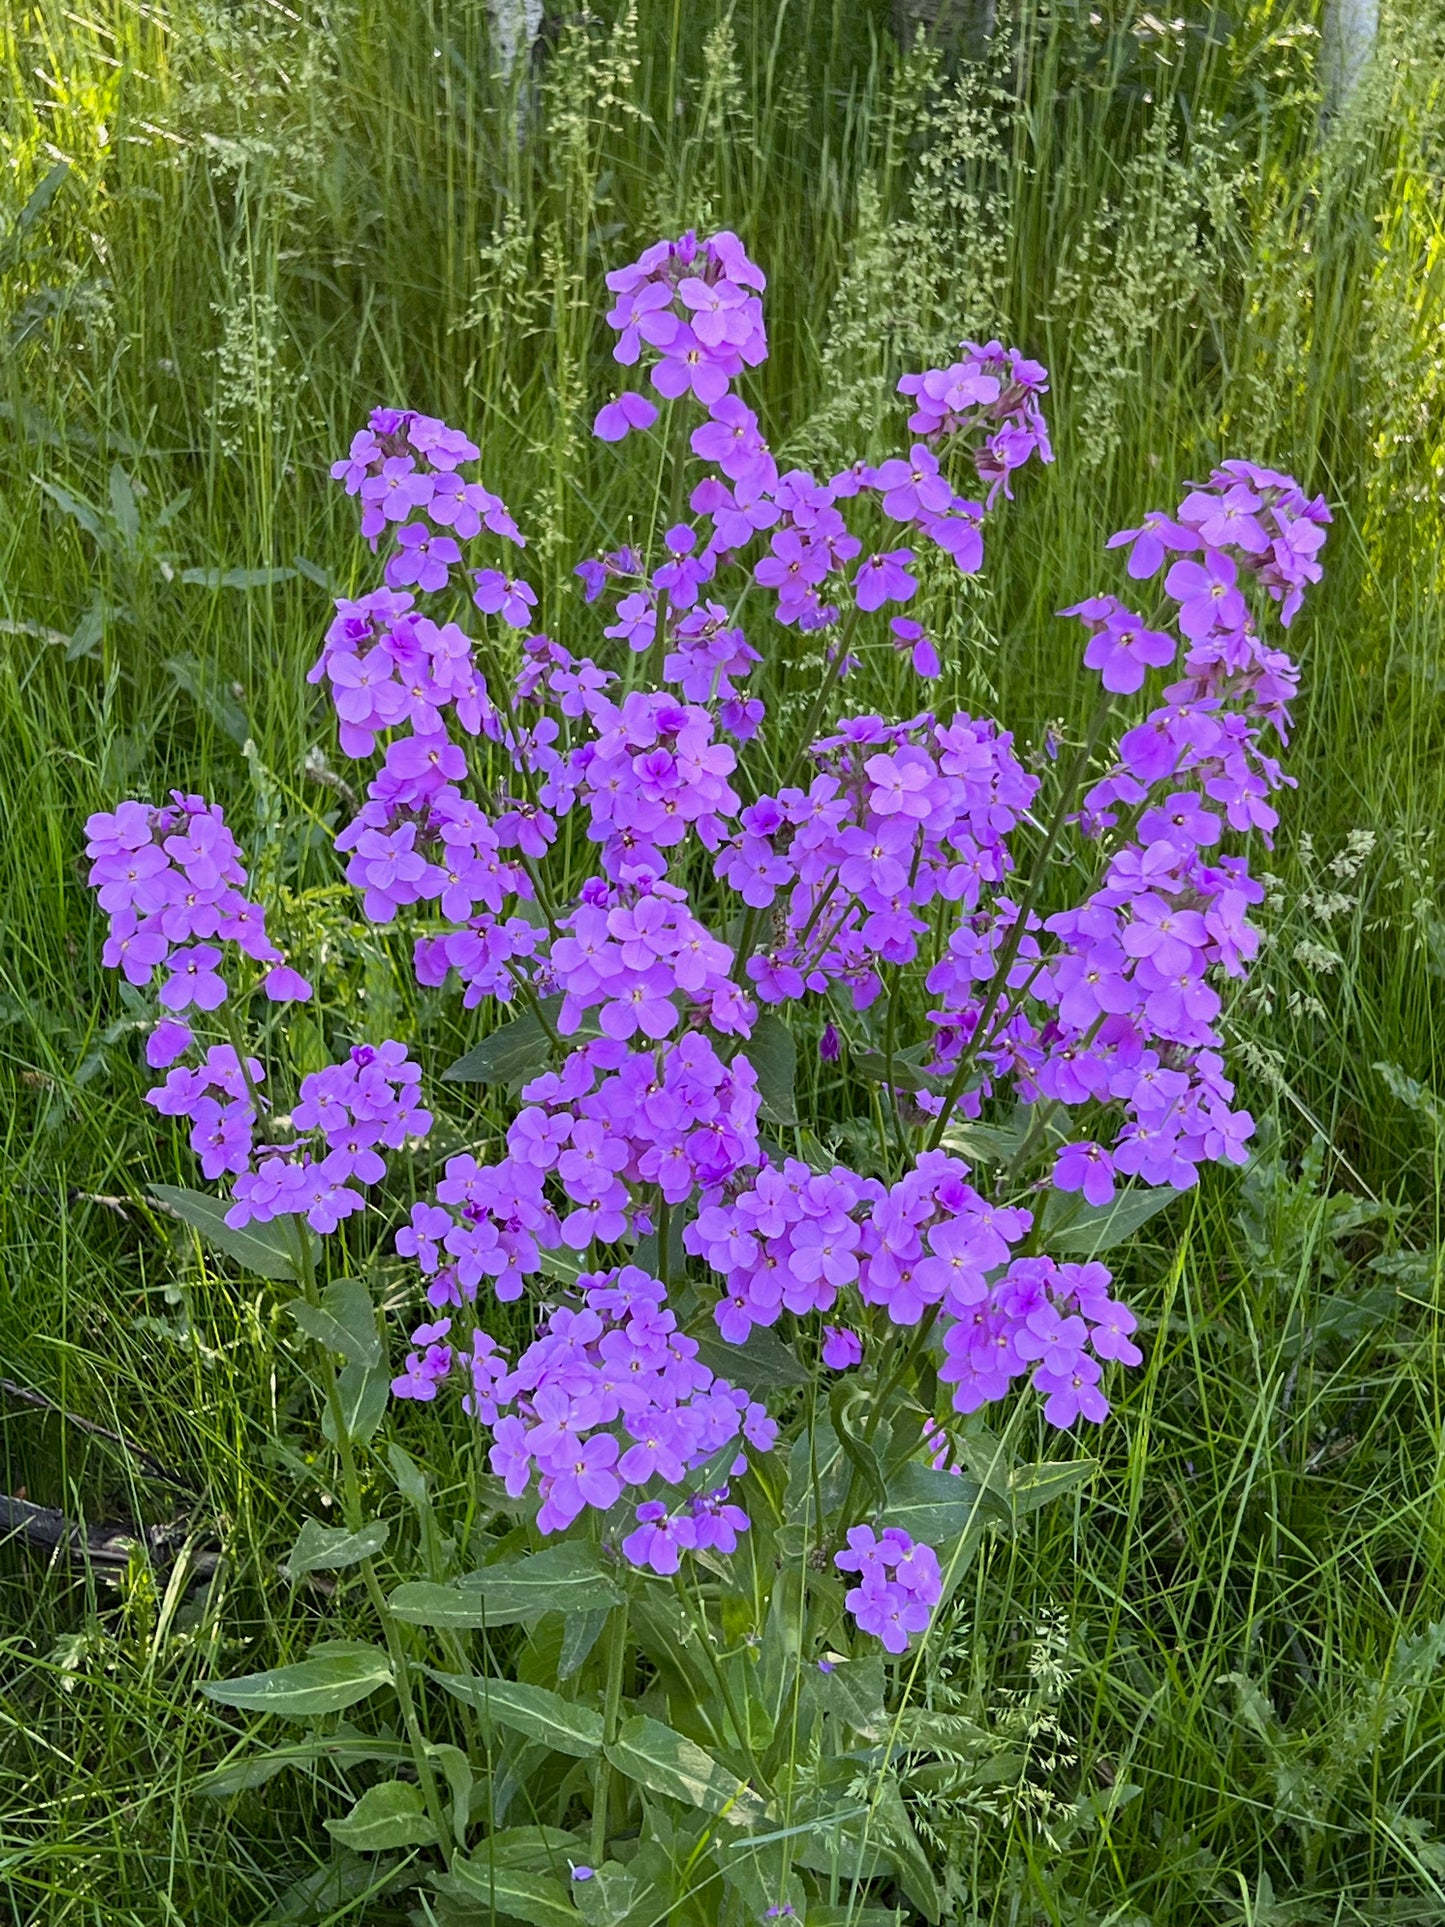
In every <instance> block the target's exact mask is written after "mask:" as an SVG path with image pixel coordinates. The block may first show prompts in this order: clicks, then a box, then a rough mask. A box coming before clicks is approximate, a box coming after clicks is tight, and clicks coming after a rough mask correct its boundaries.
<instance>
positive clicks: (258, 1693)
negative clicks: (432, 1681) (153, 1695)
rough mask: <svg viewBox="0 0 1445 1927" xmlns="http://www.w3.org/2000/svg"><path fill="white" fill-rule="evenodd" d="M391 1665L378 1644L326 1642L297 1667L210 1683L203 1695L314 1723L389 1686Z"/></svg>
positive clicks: (249, 1709) (251, 1710) (226, 1703)
mask: <svg viewBox="0 0 1445 1927" xmlns="http://www.w3.org/2000/svg"><path fill="white" fill-rule="evenodd" d="M390 1684H391V1666H390V1664H389V1662H388V1660H387V1657H386V1654H385V1653H384V1652H383V1651H382V1649H381V1648H380V1647H379V1646H367V1645H364V1644H363V1643H362V1642H360V1641H358V1640H354V1639H335V1640H326V1641H323V1642H322V1643H321V1644H319V1645H316V1646H313V1647H312V1648H311V1651H310V1653H309V1654H308V1655H307V1657H306V1658H305V1659H302V1660H298V1661H297V1662H296V1664H295V1665H294V1666H277V1667H274V1668H273V1669H272V1670H271V1671H270V1672H269V1673H246V1674H243V1675H242V1676H241V1678H239V1679H213V1680H207V1681H206V1682H205V1683H204V1684H203V1685H202V1687H201V1691H202V1692H203V1693H204V1694H205V1695H206V1697H207V1698H208V1699H213V1700H218V1701H219V1702H220V1704H221V1705H222V1706H236V1707H239V1708H240V1709H241V1711H242V1712H245V1713H282V1714H284V1715H285V1716H286V1717H287V1718H288V1719H293V1720H302V1719H309V1718H310V1717H311V1716H312V1715H313V1714H316V1713H341V1712H344V1711H345V1709H346V1708H347V1707H348V1706H355V1705H356V1703H357V1701H358V1700H364V1699H366V1698H367V1697H368V1696H369V1695H370V1694H372V1693H374V1692H375V1691H376V1689H377V1688H378V1687H379V1686H390Z"/></svg>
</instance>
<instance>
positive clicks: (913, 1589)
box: [833, 1526, 943, 1653]
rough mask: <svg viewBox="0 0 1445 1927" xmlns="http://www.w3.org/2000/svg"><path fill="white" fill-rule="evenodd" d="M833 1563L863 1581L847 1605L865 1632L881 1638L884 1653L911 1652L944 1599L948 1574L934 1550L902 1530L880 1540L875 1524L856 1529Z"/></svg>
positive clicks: (850, 1594) (885, 1530)
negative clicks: (912, 1642)
mask: <svg viewBox="0 0 1445 1927" xmlns="http://www.w3.org/2000/svg"><path fill="white" fill-rule="evenodd" d="M833 1564H834V1565H835V1566H837V1568H838V1570H839V1571H840V1572H855V1573H857V1575H858V1583H857V1585H856V1586H852V1587H850V1588H849V1590H848V1593H847V1595H846V1597H845V1599H844V1602H843V1603H844V1604H845V1605H846V1606H847V1608H848V1610H849V1612H850V1613H852V1615H853V1617H854V1619H855V1620H856V1621H857V1622H858V1628H859V1630H860V1632H865V1633H872V1634H873V1635H874V1637H875V1638H876V1639H879V1640H881V1641H882V1643H883V1649H884V1651H885V1652H889V1653H902V1652H906V1651H907V1650H908V1642H909V1640H910V1639H911V1638H912V1636H913V1634H914V1633H922V1632H926V1631H927V1630H928V1622H929V1620H930V1619H931V1618H932V1616H933V1608H934V1607H935V1606H936V1605H937V1604H938V1602H939V1600H940V1599H941V1598H942V1597H943V1574H942V1573H941V1572H940V1571H939V1568H938V1555H937V1553H936V1552H935V1551H934V1550H933V1548H932V1546H926V1545H924V1544H923V1542H922V1541H921V1540H915V1539H912V1538H910V1537H909V1535H908V1534H907V1533H906V1532H904V1531H903V1530H902V1528H901V1527H899V1526H885V1527H884V1528H883V1532H882V1534H881V1536H880V1535H878V1534H875V1532H874V1531H873V1528H872V1527H871V1526H852V1527H850V1528H849V1532H848V1544H847V1546H846V1548H845V1549H844V1550H843V1551H842V1552H838V1553H835V1554H834V1555H833Z"/></svg>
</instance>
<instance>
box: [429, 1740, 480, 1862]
mask: <svg viewBox="0 0 1445 1927" xmlns="http://www.w3.org/2000/svg"><path fill="white" fill-rule="evenodd" d="M427 1758H428V1759H429V1760H431V1761H432V1762H433V1763H434V1764H435V1765H437V1766H439V1767H440V1768H441V1770H442V1773H443V1774H444V1776H445V1778H446V1783H447V1791H448V1792H449V1793H450V1794H451V1796H452V1835H453V1837H454V1838H455V1840H456V1843H457V1845H458V1846H459V1847H464V1846H465V1845H466V1844H467V1825H468V1822H469V1821H470V1819H471V1815H472V1787H473V1784H474V1779H475V1776H474V1775H473V1773H472V1763H471V1761H470V1760H469V1759H468V1758H467V1756H466V1754H465V1753H463V1751H462V1749H461V1748H460V1747H459V1746H429V1747H428V1748H427Z"/></svg>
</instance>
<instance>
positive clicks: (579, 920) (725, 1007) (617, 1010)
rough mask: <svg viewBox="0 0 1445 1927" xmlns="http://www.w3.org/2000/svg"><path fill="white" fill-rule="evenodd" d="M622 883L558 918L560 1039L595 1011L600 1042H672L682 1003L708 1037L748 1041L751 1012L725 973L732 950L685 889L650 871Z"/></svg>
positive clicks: (554, 955) (555, 976) (589, 892)
mask: <svg viewBox="0 0 1445 1927" xmlns="http://www.w3.org/2000/svg"><path fill="white" fill-rule="evenodd" d="M628 876H629V884H614V885H611V886H608V885H607V884H606V883H604V882H603V880H602V879H601V878H600V877H598V878H595V879H594V880H593V882H592V883H591V884H590V885H589V886H588V887H587V889H585V890H584V892H583V896H582V901H581V902H580V903H579V904H578V906H577V908H576V910H575V911H574V912H573V913H572V914H571V916H570V917H567V918H565V919H563V927H564V928H565V929H566V931H567V934H566V936H564V937H561V938H559V939H558V941H557V942H556V943H554V944H553V945H552V948H551V951H550V953H549V956H548V966H549V970H550V973H551V978H552V981H553V982H554V983H555V985H556V987H557V989H558V990H560V991H561V992H562V993H563V996H562V1009H561V1013H560V1015H559V1016H558V1019H557V1029H558V1031H559V1032H560V1033H561V1034H562V1035H563V1036H571V1035H572V1034H574V1033H575V1032H576V1031H577V1029H578V1028H579V1026H580V1024H581V1022H582V1019H583V1016H584V1015H585V1014H586V1013H587V1012H588V1011H594V1010H595V1011H596V1013H597V1021H598V1023H599V1025H600V1026H601V1029H602V1031H603V1034H604V1035H605V1036H608V1037H613V1038H618V1039H620V1040H622V1041H623V1042H626V1041H627V1040H628V1039H630V1038H633V1037H636V1036H637V1035H638V1034H639V1033H641V1035H642V1036H643V1037H645V1038H653V1039H658V1038H663V1037H668V1036H670V1035H671V1034H672V1032H673V1031H675V1030H676V1029H677V1027H678V1025H679V1024H680V1023H681V1022H682V1019H683V1010H682V1002H681V1000H682V999H683V998H686V999H687V1000H688V1002H689V1004H690V1005H691V1006H692V1009H693V1014H694V1015H696V1016H697V1017H699V1018H701V1019H704V1020H705V1021H706V1022H707V1023H709V1024H710V1025H711V1027H712V1029H713V1030H715V1031H718V1032H719V1033H721V1034H722V1035H723V1036H729V1035H735V1036H746V1035H747V1034H748V1032H749V1030H750V1029H751V1026H752V1019H753V1016H754V1014H755V1013H754V1007H753V1005H752V1004H750V1003H749V1002H748V1000H747V999H746V998H745V997H744V996H743V994H742V992H741V991H740V990H739V989H738V987H737V985H736V984H735V983H734V982H733V980H732V977H731V975H730V974H729V973H730V972H731V969H732V963H733V953H732V951H731V950H730V949H729V948H728V946H727V945H726V944H725V943H720V942H719V941H718V939H717V938H716V937H714V936H713V935H712V934H711V932H710V931H709V930H708V929H707V927H706V925H705V924H701V923H699V922H698V920H697V918H696V917H695V916H694V915H693V914H692V911H691V909H690V908H689V905H688V899H687V892H686V891H685V890H682V889H679V888H678V886H677V885H676V884H674V883H668V882H666V881H665V880H664V879H663V878H661V877H655V876H654V875H653V874H652V873H651V871H642V872H641V873H640V874H639V873H634V872H631V871H629V872H628ZM629 886H630V887H629ZM679 993H680V996H679Z"/></svg>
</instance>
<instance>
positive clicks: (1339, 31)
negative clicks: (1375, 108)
mask: <svg viewBox="0 0 1445 1927" xmlns="http://www.w3.org/2000/svg"><path fill="white" fill-rule="evenodd" d="M1379 32H1380V0H1325V20H1324V32H1323V36H1322V41H1323V45H1322V49H1321V52H1322V56H1323V58H1322V65H1323V69H1324V84H1325V101H1324V109H1325V114H1326V116H1327V117H1333V116H1334V115H1336V114H1338V113H1340V112H1341V111H1342V110H1343V109H1344V108H1345V107H1346V106H1347V105H1348V103H1349V99H1350V96H1351V95H1352V94H1353V93H1354V91H1355V89H1356V87H1357V86H1358V85H1359V83H1360V77H1361V75H1362V74H1363V73H1364V71H1365V68H1366V67H1367V66H1368V65H1369V63H1370V56H1371V55H1372V54H1373V53H1374V51H1375V42H1376V40H1377V38H1378V37H1379Z"/></svg>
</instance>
